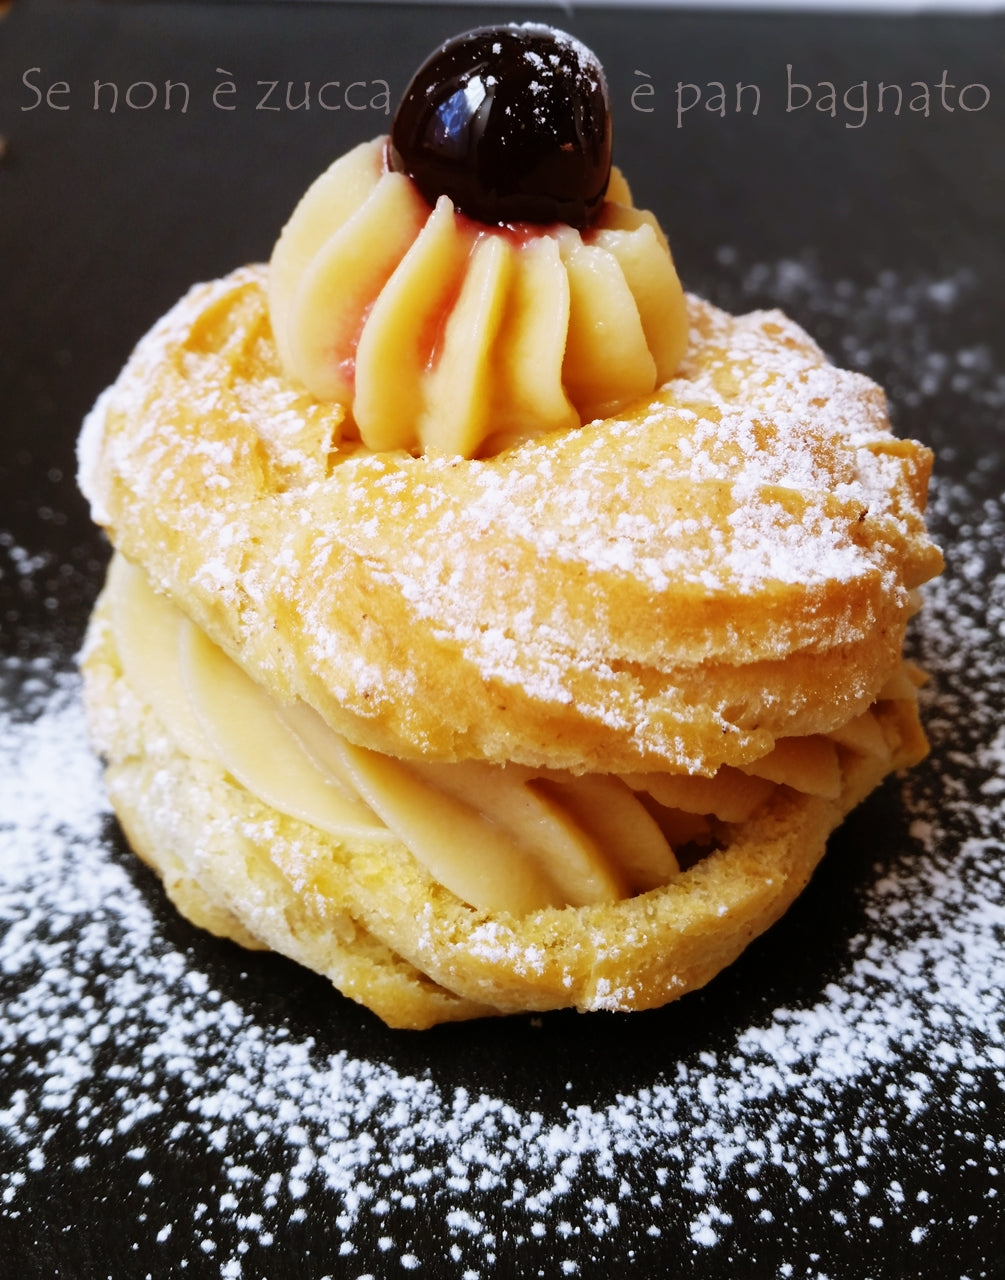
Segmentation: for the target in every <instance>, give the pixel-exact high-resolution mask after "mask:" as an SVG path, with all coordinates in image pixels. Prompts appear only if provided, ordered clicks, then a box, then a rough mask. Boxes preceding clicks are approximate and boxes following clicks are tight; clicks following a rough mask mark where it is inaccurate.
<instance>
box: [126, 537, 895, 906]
mask: <svg viewBox="0 0 1005 1280" xmlns="http://www.w3.org/2000/svg"><path fill="white" fill-rule="evenodd" d="M108 592H109V599H110V605H111V617H112V626H113V628H114V631H115V636H116V642H117V646H118V650H119V654H120V656H121V661H122V666H123V671H124V674H125V676H126V679H127V680H128V682H129V684H130V685H131V686H132V688H133V689H135V690H136V691H137V692H138V693H139V694H140V695H141V696H142V697H143V699H144V700H145V701H147V702H148V703H149V705H150V707H151V709H152V710H153V712H154V714H155V715H156V716H157V718H158V719H159V720H160V721H161V723H162V724H163V726H164V727H165V729H166V730H167V732H168V734H169V735H170V736H171V738H172V739H173V741H174V742H175V743H176V745H177V746H178V748H179V749H180V750H182V751H183V752H184V753H185V754H186V755H188V756H190V757H191V758H193V759H195V760H206V761H212V762H215V763H216V764H217V765H219V766H222V768H223V769H224V771H225V772H226V773H227V774H229V775H230V776H231V777H232V778H233V779H234V780H236V781H237V782H238V783H239V784H240V785H241V786H243V787H244V788H246V789H247V790H248V791H249V792H251V793H252V794H253V795H255V796H256V797H257V798H258V799H259V800H261V801H263V802H264V803H265V804H267V805H269V806H270V807H272V808H273V809H276V810H277V811H279V812H280V813H284V814H287V815H288V816H290V817H293V818H297V819H300V820H301V821H304V822H307V823H310V824H311V825H312V826H314V827H316V828H318V829H320V830H322V831H325V832H327V833H328V834H329V835H331V836H333V837H334V838H336V839H337V840H363V841H367V840H372V841H389V840H393V841H400V842H401V843H403V844H404V845H405V846H406V847H407V848H408V850H409V851H410V852H411V853H412V855H413V856H414V857H415V858H416V859H417V860H418V861H419V862H420V863H421V864H422V865H423V866H424V867H425V868H426V870H427V871H428V872H429V874H430V875H431V876H432V877H433V878H434V879H435V880H436V881H438V882H439V883H440V884H442V885H444V886H445V887H446V888H447V889H449V890H450V891H451V892H453V893H455V894H456V895H457V896H458V897H459V898H461V899H462V900H463V901H465V902H468V903H470V904H471V905H472V906H474V907H476V908H479V909H481V910H485V911H491V912H498V911H507V912H510V913H511V914H514V915H523V914H526V913H528V912H531V911H534V910H537V909H539V908H541V907H548V906H555V907H561V906H584V905H587V904H589V903H597V902H609V901H614V900H616V899H618V898H623V897H627V896H630V895H632V894H635V893H639V892H644V891H646V890H649V889H654V888H657V887H659V886H660V885H664V884H667V883H669V882H670V881H671V880H672V879H673V878H674V877H675V876H677V875H678V874H679V873H680V867H679V864H678V861H677V858H676V856H675V853H674V848H673V846H674V844H676V845H677V846H678V847H680V846H681V845H684V844H690V843H693V842H697V843H698V844H699V845H700V844H705V845H708V844H711V843H712V841H713V839H714V827H715V824H716V823H717V822H718V823H736V822H743V821H745V820H746V819H747V818H749V817H750V816H751V814H752V813H753V812H754V810H755V809H757V808H758V807H759V806H760V805H761V804H762V803H763V802H764V801H765V800H766V799H767V797H768V796H769V795H770V793H771V792H772V790H773V788H774V787H775V786H776V785H782V784H784V785H788V786H791V787H794V788H795V789H797V790H801V791H804V792H806V793H807V794H811V795H819V796H825V797H828V798H833V799H836V798H837V797H838V796H839V794H840V792H841V787H842V772H841V759H840V751H841V749H847V750H850V751H852V752H855V753H857V754H860V755H879V756H881V757H889V756H890V754H891V746H890V744H888V742H887V740H886V737H885V736H884V731H883V727H882V724H881V723H880V721H879V719H877V717H876V716H875V715H874V714H873V712H872V711H868V712H866V713H864V714H863V715H860V716H858V717H856V719H854V720H852V721H851V722H850V723H849V724H847V725H845V726H844V727H843V728H842V729H840V730H838V731H836V732H835V733H832V734H831V735H829V736H827V737H824V736H820V735H818V736H814V737H807V738H791V739H781V740H780V741H779V742H778V743H777V745H776V747H775V749H774V750H773V751H772V752H771V753H770V755H768V756H765V757H764V758H763V759H761V760H759V761H756V762H755V763H754V764H752V765H750V766H747V767H746V768H745V769H743V770H740V769H734V768H730V767H728V766H727V767H723V768H721V769H720V770H719V772H718V773H717V774H716V775H715V776H714V777H711V778H703V777H695V776H690V775H676V774H666V773H650V774H633V775H625V776H622V777H617V776H614V775H583V776H576V775H573V774H570V773H565V772H561V771H558V770H548V769H545V770H533V769H530V768H526V767H522V766H515V765H506V766H500V765H492V764H486V763H482V762H479V761H466V762H463V763H459V764H440V763H433V762H426V761H414V760H408V761H406V760H398V759H394V758H392V757H390V756H385V755H381V754H380V753H378V752H375V751H371V750H369V749H367V748H364V747H358V746H355V745H354V744H352V743H350V742H349V741H347V740H346V739H345V738H343V737H341V736H340V735H339V734H337V733H334V732H333V731H332V730H331V729H330V728H329V727H328V725H327V724H326V723H325V722H324V721H323V720H322V719H321V717H320V716H318V715H317V713H316V712H315V711H313V710H312V709H311V708H310V707H309V706H307V705H306V704H305V703H302V702H301V703H297V704H294V705H291V706H283V705H280V704H279V703H277V702H276V701H275V700H274V699H272V698H271V697H270V696H269V694H267V693H266V692H265V691H264V690H263V689H262V688H261V687H260V686H259V685H257V684H256V683H255V682H254V681H253V680H251V679H250V677H249V676H247V675H246V674H245V672H244V671H243V670H242V669H241V668H240V667H238V666H237V665H236V664H235V663H234V662H232V661H231V660H230V658H228V657H227V656H226V654H224V653H223V651H222V650H221V649H219V648H217V646H216V645H214V644H213V643H212V641H210V640H209V639H208V637H207V636H206V635H205V634H204V633H203V632H202V631H201V630H200V629H199V628H198V627H197V626H196V625H195V624H194V623H192V622H191V621H190V620H189V619H188V618H187V617H186V616H185V615H184V614H183V613H182V612H181V611H180V610H179V609H177V608H176V607H175V606H174V605H173V604H171V603H170V602H169V601H168V600H166V599H165V598H164V597H163V596H160V595H158V594H157V593H155V592H154V591H153V590H152V588H151V587H150V585H149V583H148V582H147V579H146V577H145V576H144V575H143V573H142V572H141V571H140V570H138V569H136V568H134V567H133V566H132V565H130V564H129V562H128V561H126V560H125V559H124V558H123V557H122V556H116V557H115V559H114V560H113V563H112V568H111V571H110V574H109V579H108ZM914 693H915V690H914V682H913V681H912V678H911V674H910V670H909V668H907V667H906V666H905V667H902V668H901V669H899V670H898V672H897V674H896V675H895V676H894V678H893V679H892V680H891V681H890V682H889V684H888V687H887V688H885V689H884V690H883V691H882V692H881V698H884V697H886V698H896V697H914ZM654 815H657V816H654ZM657 818H658V820H657Z"/></svg>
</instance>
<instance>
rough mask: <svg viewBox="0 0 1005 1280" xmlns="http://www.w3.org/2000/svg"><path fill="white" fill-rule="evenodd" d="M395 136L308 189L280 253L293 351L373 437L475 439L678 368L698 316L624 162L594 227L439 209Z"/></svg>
mask: <svg viewBox="0 0 1005 1280" xmlns="http://www.w3.org/2000/svg"><path fill="white" fill-rule="evenodd" d="M384 152H385V139H383V138H377V139H374V140H373V141H372V142H368V143H363V144H362V145H360V146H358V147H356V148H355V149H354V150H353V151H350V152H349V153H348V154H346V155H344V156H342V157H340V158H339V159H338V160H336V161H335V163H334V164H333V165H332V166H331V167H330V168H329V169H328V170H327V171H326V172H325V173H323V174H322V175H321V176H320V177H319V178H318V179H317V180H316V181H315V182H314V184H313V185H312V186H311V187H310V188H309V189H308V191H307V192H306V194H305V195H304V197H303V199H302V200H301V202H300V204H299V205H298V206H297V208H296V209H295V210H294V212H293V215H292V217H291V218H290V220H289V222H288V223H287V224H286V227H285V228H284V230H283V232H282V235H281V236H280V238H279V240H278V242H277V244H276V246H275V249H274V251H273V254H272V261H271V263H270V267H269V309H270V315H271V319H272V327H273V332H274V334H275V339H276V344H277V347H278V349H279V353H280V357H281V359H282V363H283V367H284V369H285V370H286V372H287V373H288V374H290V375H291V376H293V377H294V378H296V379H298V380H299V381H300V382H302V383H303V384H305V385H306V387H307V388H308V389H309V390H310V391H311V392H312V393H313V394H314V395H315V396H317V397H318V398H319V399H322V400H335V401H338V402H340V403H342V404H345V405H346V406H347V407H348V408H349V410H350V412H351V415H352V421H353V423H354V424H355V428H356V430H357V431H358V433H359V436H360V438H361V439H362V440H363V442H364V444H366V445H367V446H368V447H370V448H371V449H376V450H380V449H408V450H412V451H415V452H418V451H422V450H426V451H430V452H437V453H442V454H450V455H461V456H463V457H468V458H470V457H474V456H475V455H485V454H491V453H495V452H498V451H500V450H501V449H503V448H505V447H507V446H508V445H510V444H513V443H515V442H517V441H519V440H522V439H527V438H530V437H534V436H538V435H542V434H544V433H545V432H549V431H555V430H565V429H569V428H571V427H575V426H579V425H580V424H581V423H583V422H587V421H590V420H592V419H594V418H597V417H604V416H608V415H610V414H612V413H616V412H617V411H618V410H619V409H621V408H622V407H623V406H624V405H626V404H628V403H629V402H630V401H632V400H635V399H637V398H638V397H640V396H644V395H648V394H650V393H651V392H652V391H653V390H655V388H656V387H658V386H661V385H662V384H663V383H664V382H666V381H667V380H668V379H669V378H670V377H671V376H672V375H673V374H674V373H675V372H676V370H677V367H678V365H679V364H680V361H681V359H682V358H683V355H684V351H685V349H686V346H687V339H688V320H687V312H686V306H685V301H684V293H683V290H682V288H681V284H680V281H679V279H678V277H677V272H676V270H675V268H674V264H673V259H672V258H671V256H670V251H669V248H668V246H667V243H666V239H665V238H664V236H663V233H662V232H661V230H660V228H659V225H658V224H657V222H656V220H655V219H654V218H653V216H652V215H651V214H649V213H646V212H643V211H641V210H638V209H635V208H634V207H633V206H632V203H631V195H630V193H629V190H628V186H627V184H626V183H625V180H624V178H623V177H622V176H621V175H620V173H618V171H617V170H613V171H612V175H611V182H610V187H609V192H608V200H607V201H606V203H605V205H604V206H603V209H602V211H601V214H600V217H599V219H598V220H597V222H596V223H595V224H594V225H593V226H592V227H590V228H588V229H587V230H586V231H584V232H583V233H580V232H579V231H577V230H575V229H574V228H572V227H568V226H564V225H556V226H552V227H538V226H534V225H532V224H520V225H519V226H512V227H490V226H487V225H484V224H482V223H478V222H475V221H473V220H472V219H470V218H466V217H464V216H463V215H461V214H458V213H457V212H456V211H455V209H454V206H453V204H452V202H451V201H450V199H449V198H448V197H447V196H441V197H440V199H439V200H438V201H437V203H436V206H435V207H434V208H433V209H430V207H429V205H428V204H426V202H425V200H424V199H423V198H422V196H421V195H420V194H419V193H418V191H417V190H416V188H415V187H414V186H413V184H412V182H411V180H410V179H409V178H407V177H405V175H403V174H400V173H394V172H391V171H389V170H388V169H387V168H386V166H385V163H384Z"/></svg>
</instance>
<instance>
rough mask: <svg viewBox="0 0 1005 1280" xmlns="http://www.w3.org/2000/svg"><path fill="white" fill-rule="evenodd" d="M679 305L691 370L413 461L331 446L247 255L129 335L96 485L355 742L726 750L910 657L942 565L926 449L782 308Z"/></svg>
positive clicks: (813, 711)
mask: <svg viewBox="0 0 1005 1280" xmlns="http://www.w3.org/2000/svg"><path fill="white" fill-rule="evenodd" d="M690 306H691V315H692V343H691V349H690V353H689V356H688V358H687V361H686V362H685V365H684V368H683V370H682V372H681V374H680V375H679V376H678V377H677V378H675V379H674V380H673V381H672V382H671V383H669V384H668V386H667V387H666V388H665V389H664V390H662V391H661V392H659V393H658V394H657V395H656V396H655V397H652V398H650V399H648V400H646V401H644V402H642V403H641V404H639V405H638V406H637V407H636V408H635V409H633V410H632V412H631V413H625V414H622V415H621V416H619V417H617V418H615V419H609V420H605V421H601V422H595V423H592V424H589V425H587V426H585V427H583V428H582V429H580V430H578V431H574V432H567V433H564V434H558V435H555V436H548V437H544V438H543V439H541V440H540V441H532V442H529V443H526V444H524V445H521V446H519V447H517V448H514V449H512V450H509V451H508V452H506V453H504V454H501V455H499V456H497V457H493V458H486V459H474V460H465V459H451V458H443V457H438V458H429V457H418V458H416V457H411V456H409V455H408V454H405V453H401V452H391V453H381V454H369V453H367V452H366V451H363V450H361V449H360V447H359V446H358V445H356V444H353V443H351V442H345V443H342V444H338V443H337V442H338V440H339V428H340V423H341V410H339V409H338V408H337V407H336V406H331V405H322V404H320V403H319V402H316V401H314V400H312V399H311V398H310V397H309V396H307V394H306V393H303V394H302V396H301V395H300V393H298V392H295V391H292V390H291V389H290V387H289V386H288V385H286V384H283V383H281V382H280V378H281V375H280V373H279V371H278V366H277V363H276V357H275V352H274V349H273V348H272V346H271V341H270V338H269V334H268V324H267V320H266V317H265V313H264V296H263V294H262V289H261V272H260V271H259V270H258V269H253V268H251V269H245V270H243V271H241V272H238V273H236V274H235V275H234V276H232V277H229V278H228V279H227V280H225V281H222V282H218V283H217V284H215V285H211V286H205V287H203V288H202V289H199V290H196V291H194V292H193V293H191V294H190V295H189V297H188V298H187V299H186V300H184V301H183V302H182V303H180V304H179V306H178V307H177V308H175V310H174V312H172V313H171V314H170V315H169V317H167V318H166V320H165V321H164V322H162V324H161V325H159V326H157V327H156V328H155V330H154V332H153V333H152V335H151V336H150V337H149V338H148V339H145V340H144V342H143V343H141V345H140V347H139V348H138V350H137V353H136V355H135V356H134V358H133V360H132V361H131V362H130V364H129V365H128V366H127V368H126V370H125V371H124V373H123V375H122V378H121V379H120V382H119V384H118V387H117V389H116V390H115V391H114V392H113V393H112V395H111V396H110V397H109V398H108V399H107V400H106V401H104V402H103V404H102V406H101V407H100V408H99V409H98V410H96V415H97V419H96V421H95V420H92V423H91V424H90V425H89V427H88V430H87V432H86V434H85V439H86V440H87V441H88V443H87V446H86V454H87V456H88V459H89V462H88V466H87V467H86V468H84V475H85V483H86V484H87V485H88V486H89V489H90V491H91V492H92V493H93V494H94V496H95V497H97V498H100V509H101V510H102V514H107V515H108V516H109V517H110V520H109V526H110V531H111V532H112V534H113V537H114V538H115V540H116V543H117V545H119V546H121V547H122V548H123V549H124V550H125V551H126V552H127V554H130V555H132V556H133V558H135V559H137V560H139V561H140V562H142V563H144V564H145V565H146V566H147V567H148V569H149V571H150V572H151V574H152V577H153V578H154V580H155V582H157V583H158V584H159V585H160V586H161V587H162V588H164V589H166V590H168V592H169V593H170V594H171V595H172V596H173V597H174V598H175V599H176V600H177V601H179V603H181V604H182V606H183V607H184V608H185V609H186V611H188V612H189V613H190V614H191V616H193V618H195V620H196V621H197V622H198V623H199V624H200V625H201V626H203V627H204V629H205V630H207V632H208V633H209V634H210V635H211V636H212V638H213V639H214V640H215V641H216V642H217V643H219V644H221V645H222V646H223V647H224V648H225V649H226V650H227V651H228V652H230V653H231V654H232V656H234V657H236V658H237V659H238V660H239V661H242V662H243V663H244V664H245V665H246V666H250V667H252V668H254V669H256V670H257V669H259V668H260V669H261V670H262V672H264V673H265V676H266V678H267V680H268V681H269V682H270V688H271V690H272V692H273V693H274V694H275V695H276V696H278V697H279V698H281V699H288V698H289V697H290V696H293V695H296V696H299V697H301V698H304V699H305V700H306V701H308V702H310V703H311V704H312V705H314V706H315V707H316V708H317V709H318V710H319V711H320V712H321V713H322V715H324V716H325V717H326V718H327V719H329V720H330V721H331V722H332V723H333V724H334V726H335V727H336V728H338V730H339V731H340V732H343V733H345V734H346V736H348V737H349V738H350V739H352V740H354V741H358V742H360V743H361V744H363V745H367V746H372V747H375V748H377V749H378V750H383V751H390V752H391V753H392V754H399V755H410V754H424V755H427V756H432V757H438V758H441V759H462V758H465V757H472V756H473V757H483V758H487V759H497V760H504V759H516V760H519V761H523V762H525V763H531V764H534V765H541V764H547V765H552V766H554V767H558V768H563V767H571V768H578V769H583V768H585V769H587V770H601V771H614V770H630V769H633V768H638V767H663V768H677V769H682V768H683V769H693V768H698V769H705V770H709V771H711V770H714V768H716V767H718V765H720V764H723V763H740V762H742V761H743V760H749V759H752V758H756V757H757V756H758V755H763V754H764V753H765V752H766V751H767V750H770V748H771V745H772V742H773V740H774V738H775V737H777V736H779V735H791V734H793V733H807V732H819V731H824V732H826V731H829V730H830V729H832V728H834V727H835V726H836V725H837V724H838V723H841V722H843V721H845V720H847V719H849V718H851V717H852V716H853V715H855V714H858V713H859V712H861V711H862V710H864V709H865V708H866V707H867V706H868V705H869V703H870V702H871V701H872V700H873V698H874V696H875V694H876V692H877V691H878V689H879V688H880V687H881V686H882V684H883V683H884V681H885V680H886V679H887V677H888V675H889V674H890V672H891V671H892V669H893V667H894V666H895V665H896V663H897V662H898V661H899V653H900V646H901V641H902V636H903V630H904V626H905V624H906V621H907V618H908V616H909V614H910V612H911V609H912V606H911V603H910V597H909V592H910V590H911V588H913V587H914V586H915V585H917V583H918V582H919V581H921V580H923V579H924V578H925V577H928V576H930V575H931V573H933V572H935V571H936V570H937V568H938V564H939V557H938V553H937V552H936V551H935V550H934V548H933V547H932V545H931V543H930V541H929V540H928V538H927V535H926V534H925V532H924V526H923V522H922V515H921V509H922V506H923V499H924V487H925V482H926V479H927V472H928V467H929V464H930V457H929V455H928V454H927V451H925V450H923V449H921V448H920V447H919V446H916V445H913V444H912V443H911V442H907V441H896V440H894V439H893V437H892V436H890V434H889V430H888V427H887V424H886V419H885V410H884V402H883V398H882V395H881V393H880V392H879V391H878V389H877V388H876V387H875V386H874V384H872V383H870V382H868V381H867V380H866V379H864V378H863V377H862V376H861V375H857V374H849V373H843V372H841V371H839V370H836V369H833V368H831V367H830V366H829V365H827V364H826V363H825V362H824V361H823V358H822V356H821V355H820V353H819V350H818V349H817V348H816V347H815V345H814V344H813V343H812V342H810V341H809V339H807V338H806V337H805V335H802V334H801V333H800V331H798V330H797V329H796V328H795V326H793V325H791V324H790V323H789V322H787V321H784V319H783V318H782V317H780V316H778V315H777V313H758V314H755V315H753V316H750V317H746V318H742V319H740V320H735V319H733V318H731V317H728V316H726V315H725V314H724V313H721V312H717V311H715V309H714V308H711V307H710V306H708V304H705V303H701V302H698V301H696V300H691V303H690ZM272 392H276V393H277V395H276V401H275V402H276V404H277V406H278V411H279V418H278V421H273V420H272V419H271V416H270V413H269V410H268V405H269V404H270V403H271V395H272ZM298 396H300V398H299V399H298ZM297 415H299V426H298V425H297ZM140 421H142V424H143V425H142V426H141V427H140V428H139V429H135V428H134V427H132V426H130V427H129V429H128V430H127V429H126V428H127V424H130V423H132V424H136V423H137V422H140ZM333 442H335V443H336V447H334V448H333V447H332V446H333ZM97 454H100V456H101V458H102V459H103V462H102V467H101V470H102V471H103V474H102V475H101V478H100V479H96V478H95V477H96V476H97V474H98V469H97V468H96V467H95V466H94V465H93V458H94V456H95V455H97ZM154 495H156V501H153V500H152V499H153V496H154ZM221 601H224V602H226V603H227V605H228V610H227V611H226V613H225V612H224V611H223V610H221V609H220V607H219V605H220V602H221ZM820 687H827V688H828V690H829V696H828V698H827V699H823V700H822V699H820V698H819V697H817V696H816V693H815V691H816V690H817V689H818V688H820Z"/></svg>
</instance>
